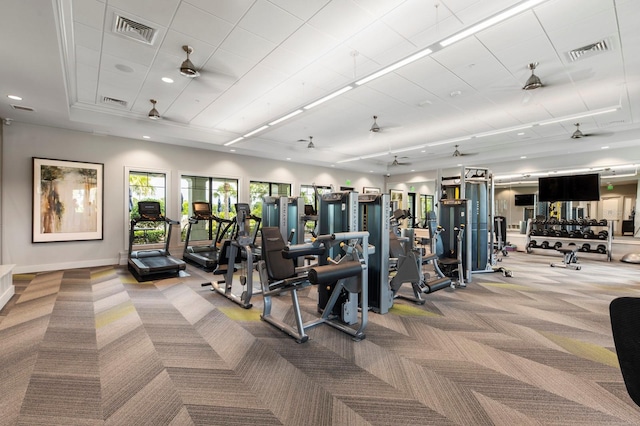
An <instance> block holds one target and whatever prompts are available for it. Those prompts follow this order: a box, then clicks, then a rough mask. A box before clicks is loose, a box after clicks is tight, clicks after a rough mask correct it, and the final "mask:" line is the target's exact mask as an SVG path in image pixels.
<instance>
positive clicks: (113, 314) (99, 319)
mask: <svg viewBox="0 0 640 426" xmlns="http://www.w3.org/2000/svg"><path fill="white" fill-rule="evenodd" d="M135 311H136V308H135V307H134V306H133V304H132V303H131V301H130V300H127V301H126V302H124V303H121V304H119V305H116V306H114V307H113V308H111V309H107V310H106V311H104V312H101V313H99V314H97V315H96V328H101V327H104V326H105V325H108V324H111V323H112V322H114V321H116V320H119V319H120V318H123V317H125V316H127V315H129V314H131V313H133V312H135Z"/></svg>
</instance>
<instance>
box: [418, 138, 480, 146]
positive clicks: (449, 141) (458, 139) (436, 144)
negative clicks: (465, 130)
mask: <svg viewBox="0 0 640 426" xmlns="http://www.w3.org/2000/svg"><path fill="white" fill-rule="evenodd" d="M469 139H471V136H465V137H464V138H455V139H447V140H446V141H440V142H434V143H428V144H427V146H438V145H446V144H449V143H454V142H462V141H468V140H469Z"/></svg>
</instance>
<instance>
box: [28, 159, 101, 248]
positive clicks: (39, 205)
mask: <svg viewBox="0 0 640 426" xmlns="http://www.w3.org/2000/svg"><path fill="white" fill-rule="evenodd" d="M103 169H104V165H103V164H99V163H81V162H77V161H66V160H52V159H48V158H36V157H33V242H34V243H45V242H55V241H84V240H102V238H103V237H102V221H103V218H102V216H103V208H102V201H103V185H104V182H103V173H104V171H103Z"/></svg>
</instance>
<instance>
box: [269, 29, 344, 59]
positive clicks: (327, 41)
mask: <svg viewBox="0 0 640 426" xmlns="http://www.w3.org/2000/svg"><path fill="white" fill-rule="evenodd" d="M340 44H341V40H338V39H336V38H335V37H331V36H329V35H327V34H325V33H323V32H321V31H320V30H318V29H316V28H314V27H312V26H310V25H303V26H302V27H300V28H299V29H298V30H297V31H296V32H295V33H294V34H292V35H291V37H289V38H288V39H286V40H285V41H284V42H283V43H282V44H281V45H280V46H281V47H282V48H284V49H287V50H289V51H291V52H294V53H296V54H298V55H300V56H303V57H307V58H310V59H316V58H318V57H321V56H322V55H324V54H326V53H327V52H329V51H330V50H331V49H334V48H335V47H336V46H338V45H340Z"/></svg>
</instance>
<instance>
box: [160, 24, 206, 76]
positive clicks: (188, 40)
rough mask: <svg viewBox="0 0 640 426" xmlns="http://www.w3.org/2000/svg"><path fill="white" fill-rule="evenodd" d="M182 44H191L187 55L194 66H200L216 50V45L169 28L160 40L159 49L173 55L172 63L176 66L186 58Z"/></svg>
mask: <svg viewBox="0 0 640 426" xmlns="http://www.w3.org/2000/svg"><path fill="white" fill-rule="evenodd" d="M182 46H191V48H192V50H193V52H192V53H191V54H190V55H189V59H191V62H193V65H194V66H195V67H196V68H200V67H202V64H204V63H205V62H206V61H207V60H208V59H209V57H210V56H211V55H212V54H213V52H214V51H215V50H216V47H215V46H213V45H211V44H209V43H205V42H203V41H202V40H199V39H196V38H193V37H189V36H187V35H185V34H183V33H180V32H178V31H175V30H173V29H170V30H169V31H168V32H167V36H166V37H165V38H164V40H163V41H162V45H161V46H160V49H159V51H160V52H162V53H164V54H167V55H171V56H173V57H174V59H173V63H174V64H175V67H176V68H177V67H179V66H180V64H182V61H184V60H185V59H186V58H187V54H186V52H185V51H184V50H183V49H182ZM167 59H168V58H167Z"/></svg>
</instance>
